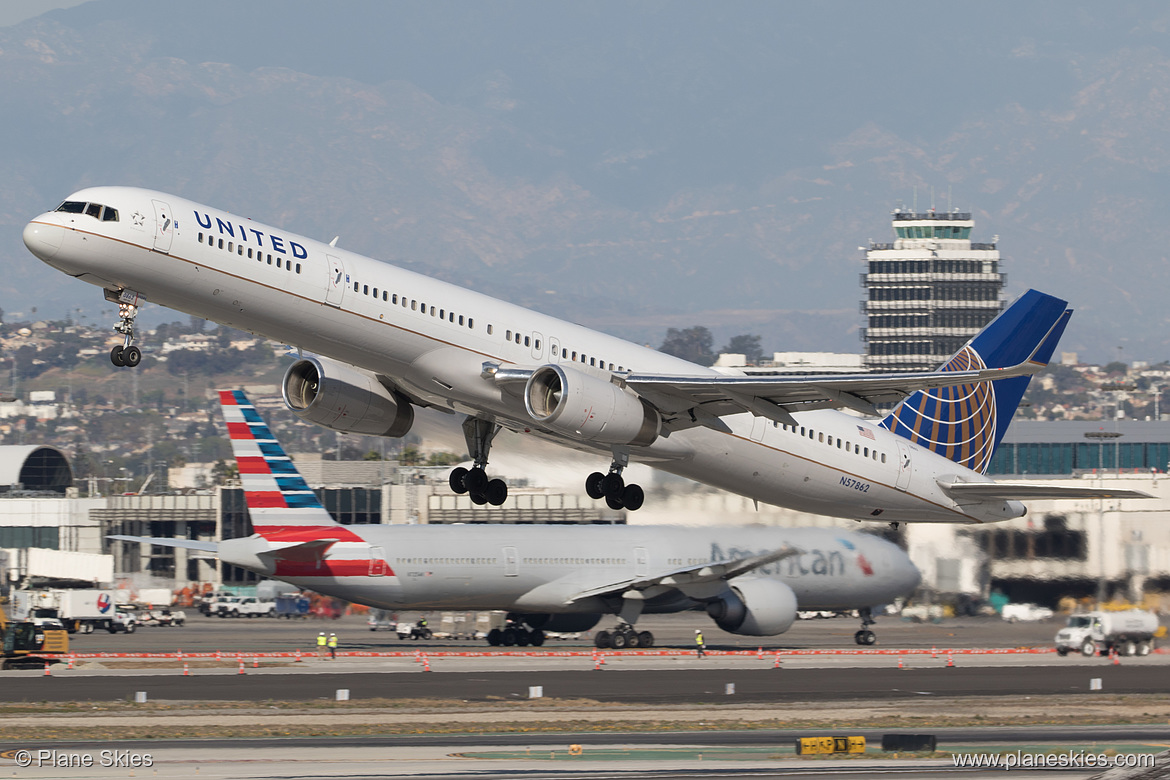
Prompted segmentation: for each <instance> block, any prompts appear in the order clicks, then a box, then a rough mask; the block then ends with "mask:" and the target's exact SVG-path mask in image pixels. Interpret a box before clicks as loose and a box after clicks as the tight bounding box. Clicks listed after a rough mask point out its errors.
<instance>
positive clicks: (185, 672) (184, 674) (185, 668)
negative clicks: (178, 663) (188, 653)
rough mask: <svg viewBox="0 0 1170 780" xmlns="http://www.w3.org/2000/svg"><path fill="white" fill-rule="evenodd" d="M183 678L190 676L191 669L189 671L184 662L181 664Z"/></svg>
mask: <svg viewBox="0 0 1170 780" xmlns="http://www.w3.org/2000/svg"><path fill="white" fill-rule="evenodd" d="M183 676H184V677H190V676H191V669H190V668H188V666H187V662H186V661H184V662H183Z"/></svg>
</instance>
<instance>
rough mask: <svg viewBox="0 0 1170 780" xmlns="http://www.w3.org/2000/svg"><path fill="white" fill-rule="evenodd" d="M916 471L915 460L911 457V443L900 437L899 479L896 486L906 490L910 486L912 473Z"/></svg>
mask: <svg viewBox="0 0 1170 780" xmlns="http://www.w3.org/2000/svg"><path fill="white" fill-rule="evenodd" d="M913 471H914V466H913V462H912V461H911V459H910V443H909V442H907V441H905V440H903V439H902V438H901V437H899V438H898V481H897V482H896V483H895V485H894V487H896V488H898V490H905V489H906V488H907V487H909V486H910V474H911V473H912V472H913Z"/></svg>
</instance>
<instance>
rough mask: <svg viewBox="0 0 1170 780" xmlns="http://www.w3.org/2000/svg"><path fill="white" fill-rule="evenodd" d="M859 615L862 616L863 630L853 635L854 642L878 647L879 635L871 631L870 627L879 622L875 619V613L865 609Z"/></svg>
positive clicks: (867, 608)
mask: <svg viewBox="0 0 1170 780" xmlns="http://www.w3.org/2000/svg"><path fill="white" fill-rule="evenodd" d="M858 614H860V615H861V630H860V631H858V632H857V633H856V634H854V635H853V641H854V642H856V643H857V644H859V645H876V644H877V634H875V633H874V632H872V631H870V630H869V627H870V626H872V625H873V624H874V623H876V622H877V621H876V620H874V619H873V613H872V612H871V611H870V609H869V607H864V608H863V609H861V610H859V613H858Z"/></svg>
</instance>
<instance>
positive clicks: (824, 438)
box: [772, 422, 886, 463]
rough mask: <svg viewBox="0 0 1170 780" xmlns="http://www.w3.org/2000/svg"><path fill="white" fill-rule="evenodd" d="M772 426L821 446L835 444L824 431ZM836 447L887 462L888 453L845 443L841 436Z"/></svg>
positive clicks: (802, 427)
mask: <svg viewBox="0 0 1170 780" xmlns="http://www.w3.org/2000/svg"><path fill="white" fill-rule="evenodd" d="M772 424H773V425H775V426H777V427H779V428H781V429H782V430H785V431H788V432H789V433H798V434H799V435H800V436H807V437H808V438H810V439H812V440H813V441H817V442H820V443H821V444H827V445H828V446H830V447H832V446H833V444H834V440H833V436H832V434H826V433H825V432H824V431H815V430H813V429H812V428H808V429H806V428H805V427H804V426H803V425H801V426H796V425H784V424H782V423H775V422H774V423H772ZM836 445H837V449H839V450H841V449H843V450H845V451H846V452H852V453H853V454H855V455H860V456H861V457H863V458H873V459H874V460H880V461H881V462H882V463H885V462H886V453H884V452H880V453H879V452H878V451H877V449H872V450H871V449H870V448H869V447H863V446H862V445H860V444H854V443H852V442H848V441H845V440H844V439H842V438H841V437H840V436H838V437H837V439H836Z"/></svg>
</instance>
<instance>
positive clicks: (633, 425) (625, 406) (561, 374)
mask: <svg viewBox="0 0 1170 780" xmlns="http://www.w3.org/2000/svg"><path fill="white" fill-rule="evenodd" d="M524 406H525V408H526V409H527V410H528V414H529V415H530V416H531V417H532V419H533V420H535V421H536V422H538V423H540V424H541V425H543V426H545V427H547V428H550V429H552V430H553V431H555V432H557V433H560V434H564V435H566V436H571V437H575V438H579V439H583V440H584V441H593V442H597V443H599V444H634V445H639V446H645V445H648V444H651V443H652V442H653V441H654V440H655V439H657V438H658V433H659V431H660V430H661V428H662V418H661V417H660V416H659V415H658V412H657V411H656V410H655V409H654V408H653V407H652V406H650V404H648V403H646V402H645V401H644V400H642V399H641V398H639V397H638V396H637V395H635V394H634V393H632V392H630V391H628V390H625V389H623V388H621V387H618V386H617V385H615V384H614V383H613V382H609V381H606V380H604V379H600V378H598V377H595V376H592V375H590V374H585V373H582V372H580V371H575V370H573V369H571V368H564V367H562V366H557V365H547V366H541V367H540V368H538V369H536V371H534V372H533V374H532V376H531V377H529V378H528V384H527V385H526V386H525V387H524Z"/></svg>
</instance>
